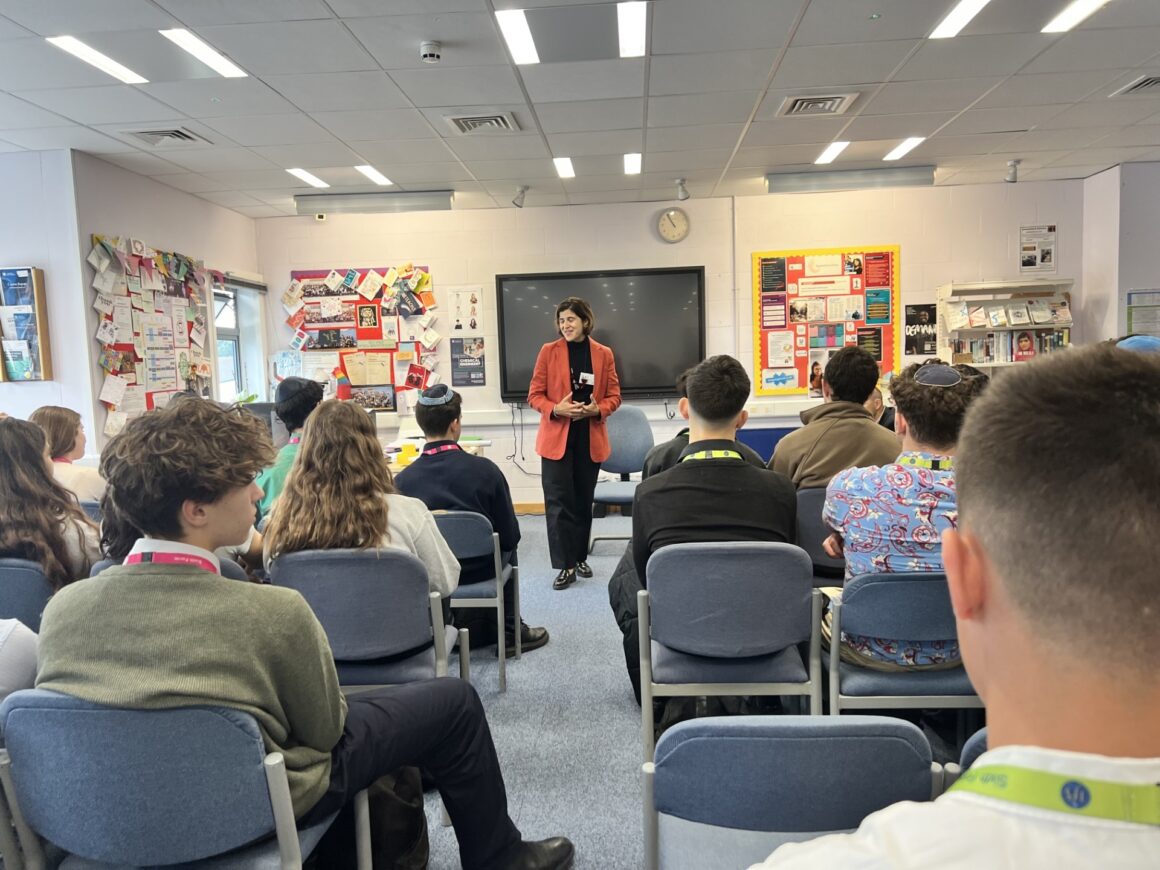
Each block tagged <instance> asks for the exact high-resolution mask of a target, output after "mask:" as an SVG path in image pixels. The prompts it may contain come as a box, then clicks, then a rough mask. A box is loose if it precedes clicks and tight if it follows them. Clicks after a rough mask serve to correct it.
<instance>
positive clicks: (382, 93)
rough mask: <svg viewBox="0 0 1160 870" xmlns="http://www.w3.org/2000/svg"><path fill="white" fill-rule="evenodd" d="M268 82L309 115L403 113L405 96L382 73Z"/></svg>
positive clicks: (295, 77)
mask: <svg viewBox="0 0 1160 870" xmlns="http://www.w3.org/2000/svg"><path fill="white" fill-rule="evenodd" d="M264 80H265V82H266V84H268V85H269V86H270V87H272V88H273V89H274V90H276V91H277V92H278V93H280V94H281V95H282V96H284V97H285V98H286V99H288V100H289V101H290V102H292V103H293V104H294V105H296V106H297V107H298V108H300V109H302V110H303V111H306V112H340V111H355V110H360V109H402V108H407V107H409V106H410V103H409V102H408V100H407V98H406V97H405V96H403V92H402V91H400V90H399V88H398V87H397V86H396V85H395V83H394V82H393V81H391V80H390V78H389V77H388V76H387V74H386V73H385V72H382V71H367V72H340V73H307V74H304V75H282V76H265V79H264Z"/></svg>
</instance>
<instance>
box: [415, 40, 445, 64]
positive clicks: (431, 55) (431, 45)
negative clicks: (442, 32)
mask: <svg viewBox="0 0 1160 870" xmlns="http://www.w3.org/2000/svg"><path fill="white" fill-rule="evenodd" d="M442 51H443V43H441V42H420V43H419V60H421V61H423V63H439V61H440V60H441V59H442V58H443V54H442Z"/></svg>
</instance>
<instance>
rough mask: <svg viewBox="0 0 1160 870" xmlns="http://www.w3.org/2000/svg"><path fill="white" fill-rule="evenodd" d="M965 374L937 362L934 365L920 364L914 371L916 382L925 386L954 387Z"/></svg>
mask: <svg viewBox="0 0 1160 870" xmlns="http://www.w3.org/2000/svg"><path fill="white" fill-rule="evenodd" d="M962 380H963V376H962V375H961V374H959V373H958V372H956V371H955V370H954V369H952V368H951V367H950V366H948V365H941V364H939V363H936V364H934V365H927V366H919V369H918V371H916V372H915V373H914V381H915V383H918V384H922V385H923V386H924V387H953V386H954V385H955V384H958V383H960V382H962Z"/></svg>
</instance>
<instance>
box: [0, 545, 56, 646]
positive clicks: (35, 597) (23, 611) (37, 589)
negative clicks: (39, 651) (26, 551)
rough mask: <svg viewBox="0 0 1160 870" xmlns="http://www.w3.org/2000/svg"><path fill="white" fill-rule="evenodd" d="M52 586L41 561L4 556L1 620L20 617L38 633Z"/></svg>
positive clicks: (0, 584)
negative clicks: (41, 565)
mask: <svg viewBox="0 0 1160 870" xmlns="http://www.w3.org/2000/svg"><path fill="white" fill-rule="evenodd" d="M51 597H52V585H51V584H50V583H49V582H48V578H47V577H45V576H44V570H43V569H42V568H41V567H40V564H39V563H37V562H30V561H28V560H27V559H0V619H19V620H20V621H21V622H23V623H24V624H25V625H27V626H28V627H29V628H31V629H32V630H33V631H35V632H36V633H37V634H39V633H40V615H41V614H42V613H44V607H45V605H46V604H48V599H49V598H51Z"/></svg>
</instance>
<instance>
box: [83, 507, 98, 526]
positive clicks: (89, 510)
mask: <svg viewBox="0 0 1160 870" xmlns="http://www.w3.org/2000/svg"><path fill="white" fill-rule="evenodd" d="M80 506H81V510H83V511H84V512H85V514H86V515H87V516H88V518H89V519H90V520H92V521H93V522H94V523H97V524H98V525H99V524H100V522H101V503H100V502H99V501H82V502H81V503H80Z"/></svg>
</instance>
